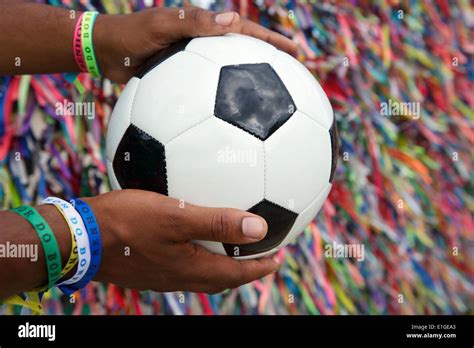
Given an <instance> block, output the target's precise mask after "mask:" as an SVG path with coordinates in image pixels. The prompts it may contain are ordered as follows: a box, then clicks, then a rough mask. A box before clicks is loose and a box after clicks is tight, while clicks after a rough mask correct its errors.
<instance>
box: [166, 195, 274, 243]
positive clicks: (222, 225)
mask: <svg viewBox="0 0 474 348" xmlns="http://www.w3.org/2000/svg"><path fill="white" fill-rule="evenodd" d="M180 210H181V212H180V213H179V214H178V217H177V218H178V219H179V220H180V221H179V223H178V224H177V225H178V226H179V228H178V229H179V231H175V233H174V236H175V238H176V239H177V241H187V240H193V239H197V240H208V241H215V242H222V243H231V244H246V243H255V242H257V241H259V240H262V239H263V238H264V237H265V235H266V233H267V230H268V225H267V223H266V221H265V220H264V219H263V218H262V217H260V216H258V215H254V214H252V213H249V212H246V211H242V210H238V209H231V208H206V207H200V206H195V205H191V204H188V205H186V207H185V208H184V209H180Z"/></svg>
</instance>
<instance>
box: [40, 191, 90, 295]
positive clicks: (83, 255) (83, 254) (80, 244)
mask: <svg viewBox="0 0 474 348" xmlns="http://www.w3.org/2000/svg"><path fill="white" fill-rule="evenodd" d="M50 198H51V200H50V201H54V198H53V197H50ZM48 199H49V198H48ZM48 199H47V200H48ZM56 200H58V198H56ZM60 201H61V207H62V208H63V209H64V210H67V211H68V214H70V215H71V217H72V218H71V220H72V222H73V230H74V236H75V238H76V243H77V251H78V256H79V261H78V264H77V271H76V273H75V274H74V275H73V276H72V277H71V278H69V279H67V280H64V281H62V282H60V283H59V284H57V286H58V287H59V288H60V289H61V287H62V286H65V285H70V284H74V283H77V282H78V281H79V280H81V279H82V277H84V275H85V273H86V271H87V269H88V268H89V265H90V261H91V253H90V245H89V237H88V235H87V230H86V227H85V226H84V222H83V220H82V217H81V215H80V214H79V213H78V212H77V211H76V209H75V208H74V207H73V206H72V205H71V204H70V203H68V202H66V201H63V200H60ZM61 290H62V289H61Z"/></svg>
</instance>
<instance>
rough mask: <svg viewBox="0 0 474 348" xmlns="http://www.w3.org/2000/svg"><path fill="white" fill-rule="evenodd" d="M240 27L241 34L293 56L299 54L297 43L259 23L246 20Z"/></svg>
mask: <svg viewBox="0 0 474 348" xmlns="http://www.w3.org/2000/svg"><path fill="white" fill-rule="evenodd" d="M234 25H235V24H234ZM240 26H241V27H240V33H241V34H244V35H249V36H253V37H255V38H257V39H260V40H263V41H265V42H268V43H269V44H271V45H273V46H275V47H277V48H279V49H280V50H282V51H285V52H287V53H289V54H291V55H296V53H297V52H298V45H297V44H296V43H295V42H293V41H291V40H290V39H288V38H287V37H285V36H283V35H281V34H279V33H276V32H274V31H271V30H269V29H267V28H265V27H262V26H261V25H259V24H257V23H254V22H252V21H249V20H245V21H242V22H241V24H240Z"/></svg>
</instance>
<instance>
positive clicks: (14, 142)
mask: <svg viewBox="0 0 474 348" xmlns="http://www.w3.org/2000/svg"><path fill="white" fill-rule="evenodd" d="M39 2H44V3H49V4H51V5H56V6H63V7H66V8H71V9H72V8H74V9H81V10H98V11H100V12H101V13H111V14H112V13H130V12H133V11H139V10H143V9H145V8H146V7H150V6H180V5H182V3H181V1H167V0H157V1H145V0H136V1H125V0H123V1H122V0H103V1H85V0H84V1H72V0H69V1H68V0H63V1H60V0H55V1H53V0H50V1H39ZM191 3H192V4H194V5H196V6H200V7H204V8H208V9H211V10H216V11H221V10H235V11H238V12H239V13H240V15H241V16H242V17H246V18H249V19H251V20H253V21H256V22H259V23H261V24H262V25H264V26H266V27H269V28H271V29H273V30H276V31H279V32H280V33H283V34H284V35H286V36H288V37H291V38H293V39H294V40H295V41H296V42H297V43H298V44H299V45H300V46H301V52H300V56H299V59H300V60H301V61H302V62H304V64H305V65H306V67H307V68H308V69H309V70H310V71H311V72H312V73H314V75H315V76H316V77H317V79H318V80H319V81H320V83H321V84H322V86H323V88H324V90H325V91H326V93H327V94H328V96H329V98H330V101H331V104H332V106H333V109H334V112H335V116H336V121H337V125H338V128H339V136H340V144H341V146H340V153H339V163H338V167H337V172H336V178H335V182H334V186H333V189H332V192H331V194H330V196H329V199H328V200H327V201H326V203H325V205H324V207H323V209H322V210H321V212H320V213H319V214H318V216H317V217H316V219H315V220H314V222H313V223H312V224H311V225H310V226H308V227H307V228H306V230H305V231H304V233H303V234H301V235H300V237H299V238H298V239H297V240H295V241H294V242H293V243H292V244H291V245H290V246H289V247H287V248H285V249H284V250H281V251H280V252H279V254H278V256H277V257H278V258H279V260H280V261H281V263H282V267H281V269H280V270H279V272H278V273H277V274H275V275H272V276H268V277H266V278H264V279H261V280H259V281H255V282H253V283H251V284H248V285H245V286H242V287H240V288H238V289H234V290H228V291H226V292H224V293H222V294H218V295H213V296H208V295H205V294H191V293H166V294H160V293H153V292H138V291H136V290H132V289H122V288H118V287H116V286H114V285H109V284H99V283H92V284H90V285H89V286H88V287H87V288H86V289H84V290H83V291H81V292H78V293H77V294H76V298H75V303H71V302H70V301H69V298H65V297H64V296H62V295H61V294H60V292H59V291H57V290H56V289H53V290H52V291H50V292H49V293H47V294H46V295H45V300H44V308H45V313H46V314H474V223H473V211H474V199H473V193H474V176H473V169H474V168H473V166H474V160H473V148H474V147H473V145H474V144H473V143H474V111H473V109H474V85H473V82H474V62H473V57H474V40H473V30H474V9H473V7H474V6H473V3H472V2H470V1H468V0H458V1H444V0H438V1H397V0H392V1H373V2H372V1H356V0H352V1H309V0H308V1H270V0H254V1H251V0H248V1H247V0H234V1H232V0H227V1H211V0H203V1H191ZM71 44H72V43H71ZM80 80H81V82H82V83H83V85H84V86H85V89H86V92H85V93H84V94H82V95H79V93H78V92H77V90H76V88H75V87H74V85H72V84H70V83H69V82H68V81H67V80H66V78H65V76H63V75H37V76H16V77H0V203H1V205H2V209H9V208H11V207H15V206H18V205H20V204H35V203H39V202H40V201H41V200H42V199H43V198H45V197H47V196H50V195H53V196H58V197H63V198H67V199H70V198H73V197H75V196H91V195H97V194H100V193H103V192H106V191H108V190H110V186H109V182H108V179H107V173H106V168H105V165H104V163H105V158H106V157H105V135H106V129H107V123H108V119H109V117H110V113H111V110H112V108H113V106H114V104H115V101H116V99H117V97H118V96H119V95H120V92H121V89H122V88H123V86H119V85H115V84H111V83H110V81H108V80H104V79H93V80H92V79H90V78H89V76H88V75H86V74H82V75H81V76H80ZM63 99H67V100H70V101H94V102H95V105H96V117H95V118H94V119H87V118H84V117H75V118H65V117H60V116H57V115H56V113H55V111H54V110H55V104H56V102H62V101H63ZM17 153H20V154H21V156H22V158H24V159H25V160H24V161H15V155H16V154H17ZM336 245H352V246H358V247H362V246H363V251H364V254H363V256H364V257H363V260H362V259H360V258H359V260H358V259H357V258H350V257H338V256H337V253H332V252H329V251H330V250H331V249H330V248H334V247H335V246H336ZM328 250H329V251H328ZM359 250H360V249H359ZM151 271H152V270H151ZM20 310H21V308H18V307H14V306H10V305H4V306H0V313H2V314H14V313H19V312H20Z"/></svg>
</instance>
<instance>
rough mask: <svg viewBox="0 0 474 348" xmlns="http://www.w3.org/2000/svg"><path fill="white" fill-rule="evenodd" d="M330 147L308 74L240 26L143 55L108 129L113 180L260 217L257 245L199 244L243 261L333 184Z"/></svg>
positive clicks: (273, 240)
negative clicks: (262, 226) (263, 227)
mask: <svg viewBox="0 0 474 348" xmlns="http://www.w3.org/2000/svg"><path fill="white" fill-rule="evenodd" d="M337 151H338V140H337V131H336V124H335V121H334V117H333V112H332V108H331V105H330V103H329V100H328V98H327V97H326V94H325V93H324V91H323V89H322V88H321V86H320V85H319V83H318V82H317V81H316V80H315V79H314V77H313V76H312V75H311V73H310V72H309V71H308V70H307V69H306V68H305V67H304V66H303V65H302V64H301V63H299V62H298V61H297V60H296V59H294V58H293V57H291V56H289V55H288V54H286V53H284V52H281V51H279V50H277V49H276V48H275V47H273V46H272V45H269V44H267V43H265V42H263V41H261V40H258V39H255V38H251V37H248V36H244V35H237V34H228V35H225V36H219V37H206V38H204V37H202V38H195V39H190V40H185V41H182V42H180V43H178V44H175V45H174V46H171V47H170V48H169V49H167V50H166V51H164V52H161V53H160V54H159V55H157V56H156V57H154V58H153V59H152V60H150V61H149V62H148V64H146V66H145V67H144V69H143V70H142V71H141V72H140V73H139V74H137V76H135V77H133V78H132V79H131V80H130V81H129V82H128V84H127V85H126V87H125V89H124V90H123V92H122V95H121V96H120V98H119V100H118V101H117V104H116V105H115V108H114V110H113V113H112V116H111V120H110V124H109V129H108V134H107V167H108V172H109V178H110V181H111V185H112V188H113V189H123V188H135V189H143V190H149V191H155V192H159V193H161V194H164V195H168V196H171V197H174V198H177V199H180V200H184V201H185V202H189V203H192V204H196V205H202V206H208V207H230V208H238V209H242V210H247V211H250V212H252V213H255V214H258V215H260V216H262V217H264V218H265V219H266V221H267V223H268V227H269V229H268V233H267V236H266V237H265V239H263V240H262V241H259V242H257V243H253V244H245V245H244V244H241V245H233V244H225V243H217V242H209V241H196V243H198V244H200V245H202V246H204V247H206V248H207V249H209V250H211V251H212V252H215V253H219V254H224V255H229V256H232V257H236V258H239V259H248V258H256V257H261V256H265V255H268V254H271V253H274V252H275V251H277V250H278V249H280V248H282V247H283V246H285V245H286V244H288V243H289V242H290V241H291V240H293V239H294V238H295V237H296V236H297V235H298V234H299V233H300V232H302V231H303V230H304V229H305V227H306V226H307V225H308V223H310V222H311V220H312V219H313V218H314V217H315V215H316V214H317V212H318V211H319V210H320V208H321V206H322V204H323V202H324V200H325V199H326V197H327V196H328V194H329V191H330V190H331V186H332V179H333V176H334V171H335V167H336V160H337Z"/></svg>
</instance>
